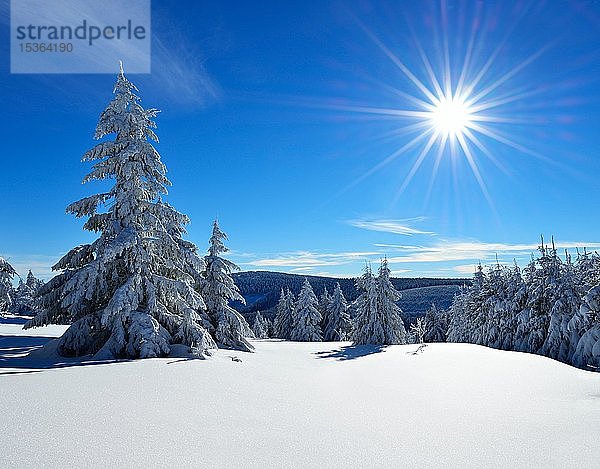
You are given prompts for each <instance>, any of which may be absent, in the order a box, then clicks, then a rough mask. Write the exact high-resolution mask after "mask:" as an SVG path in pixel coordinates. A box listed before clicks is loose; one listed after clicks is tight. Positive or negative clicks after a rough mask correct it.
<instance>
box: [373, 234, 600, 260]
mask: <svg viewBox="0 0 600 469" xmlns="http://www.w3.org/2000/svg"><path fill="white" fill-rule="evenodd" d="M380 246H381V245H380ZM583 247H587V248H590V249H595V248H599V247H600V242H590V241H577V242H574V241H567V242H558V243H556V248H557V249H560V250H562V249H574V248H583ZM386 248H387V249H394V250H396V251H397V252H401V253H402V255H397V256H392V257H388V262H389V263H390V264H398V263H422V262H456V261H469V260H472V261H474V262H478V261H481V262H483V263H486V262H490V261H493V260H494V259H495V256H496V254H497V255H498V256H499V257H502V258H503V259H507V258H509V259H510V258H513V257H515V258H517V259H520V258H524V257H527V256H529V255H530V254H531V253H532V252H534V251H536V250H537V249H538V245H537V244H506V243H486V242H482V241H452V240H439V241H437V242H436V243H435V244H433V245H430V246H406V245H396V246H394V245H386Z"/></svg>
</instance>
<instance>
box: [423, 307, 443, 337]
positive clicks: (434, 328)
mask: <svg viewBox="0 0 600 469" xmlns="http://www.w3.org/2000/svg"><path fill="white" fill-rule="evenodd" d="M423 322H424V327H425V333H424V334H423V340H424V341H425V342H446V333H447V332H448V322H447V319H446V314H445V313H444V311H440V310H438V309H437V307H436V306H435V304H432V305H431V307H430V308H429V309H428V310H427V312H426V313H425V317H424V318H423Z"/></svg>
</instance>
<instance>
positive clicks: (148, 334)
mask: <svg viewBox="0 0 600 469" xmlns="http://www.w3.org/2000/svg"><path fill="white" fill-rule="evenodd" d="M137 91H138V90H137V88H136V87H135V85H133V83H131V82H130V81H129V80H128V79H127V78H126V77H125V75H124V73H123V69H122V67H121V70H120V72H119V74H118V76H117V81H116V84H115V87H114V90H113V93H114V97H113V99H112V101H111V102H110V104H109V105H108V107H107V108H106V109H105V110H104V112H102V114H101V115H100V119H99V122H98V125H97V127H96V132H95V138H96V139H102V138H104V137H106V136H108V135H114V140H105V141H103V142H102V143H100V144H98V145H96V146H95V147H94V148H92V149H91V150H89V151H88V152H87V153H85V154H84V156H83V161H86V162H87V161H90V162H94V165H93V167H92V170H91V172H90V173H89V174H88V175H87V176H86V177H85V178H84V182H89V181H93V180H112V181H114V184H113V185H112V187H111V188H110V189H109V190H108V192H103V193H100V194H96V195H93V196H90V197H86V198H84V199H82V200H80V201H78V202H75V203H73V204H71V205H69V206H68V207H67V212H68V213H71V214H73V215H75V216H76V217H78V218H79V217H87V221H86V223H85V225H84V228H85V229H86V230H88V231H92V232H95V233H99V238H98V239H97V240H96V241H94V242H93V243H91V244H85V245H81V246H77V247H75V248H73V249H72V250H71V251H70V252H69V253H67V254H66V255H65V256H64V257H63V258H62V259H61V260H60V261H58V263H57V264H56V265H55V266H54V267H53V269H54V270H57V271H61V273H59V274H58V275H57V276H55V277H54V278H53V279H52V280H50V281H49V282H48V283H46V284H45V285H44V286H43V287H42V288H41V289H40V291H39V295H40V297H39V302H38V306H39V308H40V312H39V313H38V314H37V316H36V317H35V318H34V319H33V320H31V321H30V322H29V323H27V324H26V326H25V327H36V326H43V325H46V324H50V323H65V322H67V323H71V322H72V325H71V326H70V327H69V329H68V330H67V331H66V332H65V333H64V334H63V336H62V337H61V338H60V339H59V343H58V349H57V350H58V352H59V353H60V354H61V355H65V356H80V355H95V356H96V357H111V358H113V357H117V358H124V357H127V358H146V357H161V356H166V355H168V354H169V353H170V351H171V345H172V344H175V343H180V344H183V345H186V346H189V350H190V351H192V352H193V353H194V354H195V355H196V356H199V357H200V356H204V355H205V354H206V353H209V351H210V349H212V348H215V347H216V345H215V342H214V340H213V339H212V337H211V335H210V333H209V331H208V330H207V327H208V326H209V324H210V323H209V321H208V317H207V316H206V314H204V313H203V311H204V302H203V300H202V297H201V296H200V294H199V293H198V292H197V291H196V290H195V288H194V287H195V286H196V285H198V284H199V283H201V282H202V280H203V279H202V277H201V272H202V271H203V270H204V262H203V260H202V258H201V257H199V256H198V254H197V249H196V246H194V244H192V243H191V242H189V241H185V240H184V239H183V238H182V236H183V234H184V233H185V228H184V226H185V224H187V223H188V222H189V219H188V217H187V216H185V215H183V214H181V213H179V212H177V211H176V210H175V209H174V208H173V207H171V206H170V205H168V204H166V203H163V202H162V200H161V197H160V196H161V194H166V193H167V189H166V186H168V185H170V182H169V180H168V179H167V177H166V168H165V165H164V164H163V163H162V161H161V158H160V155H159V153H158V152H157V151H156V149H155V148H154V146H153V145H152V143H151V142H152V141H155V142H158V138H157V136H156V134H155V133H154V130H153V129H154V128H156V124H155V122H154V118H155V117H156V116H157V115H158V113H159V111H158V110H156V109H145V108H143V107H142V105H141V104H140V98H139V97H138V96H137V94H136V93H137ZM102 209H104V211H101V210H102Z"/></svg>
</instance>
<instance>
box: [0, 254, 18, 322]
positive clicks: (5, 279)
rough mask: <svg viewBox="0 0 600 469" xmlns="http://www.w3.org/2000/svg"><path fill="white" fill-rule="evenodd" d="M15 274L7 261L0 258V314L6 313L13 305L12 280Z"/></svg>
mask: <svg viewBox="0 0 600 469" xmlns="http://www.w3.org/2000/svg"><path fill="white" fill-rule="evenodd" d="M15 275H17V272H16V271H15V269H14V268H13V266H12V265H10V264H9V263H8V261H7V260H5V259H4V258H2V257H0V314H2V312H3V311H8V310H9V309H10V307H11V306H12V304H13V294H14V292H13V286H12V279H13V277H14V276H15Z"/></svg>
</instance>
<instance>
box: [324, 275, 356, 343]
mask: <svg viewBox="0 0 600 469" xmlns="http://www.w3.org/2000/svg"><path fill="white" fill-rule="evenodd" d="M323 322H324V323H325V327H324V329H323V340H324V341H339V340H346V339H347V338H348V335H349V334H350V331H351V330H352V323H351V322H350V316H349V314H348V303H347V302H346V298H345V297H344V293H343V292H342V289H341V287H340V284H339V283H336V284H335V290H334V291H333V295H332V296H331V300H330V301H329V305H328V306H327V316H326V319H325V321H323Z"/></svg>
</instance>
